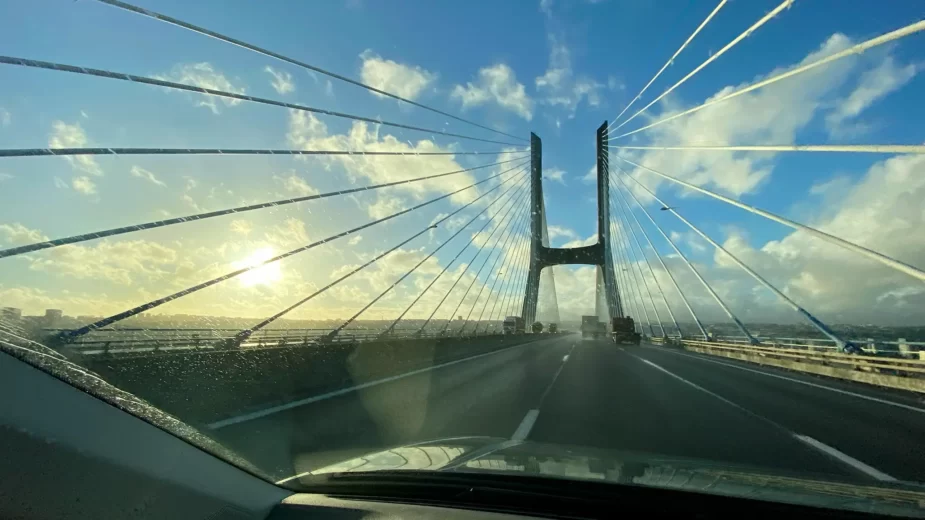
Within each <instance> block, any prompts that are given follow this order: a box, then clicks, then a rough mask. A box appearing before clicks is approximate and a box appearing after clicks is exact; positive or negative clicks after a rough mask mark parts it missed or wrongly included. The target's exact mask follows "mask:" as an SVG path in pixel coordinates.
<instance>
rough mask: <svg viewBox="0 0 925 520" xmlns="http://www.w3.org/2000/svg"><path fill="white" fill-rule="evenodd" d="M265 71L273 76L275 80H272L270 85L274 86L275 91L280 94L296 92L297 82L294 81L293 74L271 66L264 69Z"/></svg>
mask: <svg viewBox="0 0 925 520" xmlns="http://www.w3.org/2000/svg"><path fill="white" fill-rule="evenodd" d="M263 70H264V72H266V73H268V74H269V75H271V76H273V79H272V80H270V85H272V86H273V89H274V90H276V92H277V93H278V94H290V93H292V92H295V82H294V81H292V74H289V73H288V72H286V71H281V70H280V71H278V70H276V69H274V68H273V67H271V66H269V65H267V66H266V67H264V69H263Z"/></svg>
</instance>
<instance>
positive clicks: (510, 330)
mask: <svg viewBox="0 0 925 520" xmlns="http://www.w3.org/2000/svg"><path fill="white" fill-rule="evenodd" d="M524 332H526V324H525V322H524V319H523V318H521V317H520V316H508V317H507V318H504V322H503V323H502V324H501V333H502V334H505V335H507V334H523V333H524Z"/></svg>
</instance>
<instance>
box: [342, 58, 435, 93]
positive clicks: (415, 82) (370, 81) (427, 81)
mask: <svg viewBox="0 0 925 520" xmlns="http://www.w3.org/2000/svg"><path fill="white" fill-rule="evenodd" d="M360 59H362V60H363V64H362V65H361V67H360V78H361V79H362V81H363V83H366V84H367V85H369V86H371V87H375V88H377V89H379V90H382V91H384V92H388V93H390V94H395V95H397V96H401V97H403V98H405V99H410V100H415V99H417V98H418V96H420V95H421V93H422V92H424V90H425V89H427V87H429V86H430V85H432V84H433V83H434V82H435V81H437V74H435V73H433V72H428V71H426V70H424V69H422V68H421V67H417V66H414V67H412V66H410V65H405V64H403V63H397V62H395V61H392V60H386V59H383V58H381V57H379V56H378V55H376V54H375V53H374V52H373V51H372V50H370V49H367V50H365V51H364V52H363V53H362V54H360ZM372 94H373V95H375V96H378V97H385V96H383V95H382V94H378V93H376V92H373V93H372Z"/></svg>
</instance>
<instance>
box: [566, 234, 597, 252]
mask: <svg viewBox="0 0 925 520" xmlns="http://www.w3.org/2000/svg"><path fill="white" fill-rule="evenodd" d="M596 243H597V233H594V234H593V235H591V236H589V237H588V238H579V239H576V240H570V241H568V242H566V243H564V244H562V247H563V248H566V249H572V248H575V247H585V246H590V245H594V244H596Z"/></svg>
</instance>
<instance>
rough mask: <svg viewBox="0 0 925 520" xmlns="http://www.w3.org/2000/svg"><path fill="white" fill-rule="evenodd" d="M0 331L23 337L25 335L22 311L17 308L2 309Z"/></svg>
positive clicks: (0, 310) (0, 312) (0, 311)
mask: <svg viewBox="0 0 925 520" xmlns="http://www.w3.org/2000/svg"><path fill="white" fill-rule="evenodd" d="M0 329H4V330H7V331H10V332H13V333H14V334H20V335H21V334H22V333H23V322H22V309H17V308H16V307H4V308H2V309H0Z"/></svg>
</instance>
